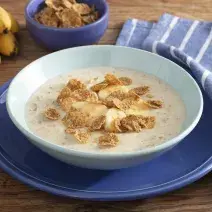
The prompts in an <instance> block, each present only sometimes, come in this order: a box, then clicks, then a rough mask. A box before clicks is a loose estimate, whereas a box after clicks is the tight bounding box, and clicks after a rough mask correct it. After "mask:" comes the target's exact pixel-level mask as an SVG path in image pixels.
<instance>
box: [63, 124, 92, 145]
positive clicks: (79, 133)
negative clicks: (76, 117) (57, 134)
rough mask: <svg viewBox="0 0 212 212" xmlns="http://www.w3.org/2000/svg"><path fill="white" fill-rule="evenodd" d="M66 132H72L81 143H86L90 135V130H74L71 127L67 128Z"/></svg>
mask: <svg viewBox="0 0 212 212" xmlns="http://www.w3.org/2000/svg"><path fill="white" fill-rule="evenodd" d="M66 133H68V134H72V135H73V136H74V137H75V138H76V139H77V142H78V143H79V144H86V143H87V142H88V139H89V137H90V132H88V131H86V130H81V129H77V130H73V129H71V128H67V129H66Z"/></svg>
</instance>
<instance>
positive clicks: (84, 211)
mask: <svg viewBox="0 0 212 212" xmlns="http://www.w3.org/2000/svg"><path fill="white" fill-rule="evenodd" d="M26 3H27V0H19V1H14V0H0V6H3V7H4V8H5V9H8V10H9V11H10V12H11V13H12V14H14V16H15V17H16V18H17V19H18V21H19V23H20V25H21V32H20V34H19V36H20V55H19V56H17V57H16V58H13V59H4V60H3V63H2V64H0V84H3V83H4V82H6V81H7V80H8V79H10V78H11V77H13V76H15V74H16V73H18V71H19V70H20V69H22V68H23V67H24V66H26V65H27V64H29V63H30V62H31V61H33V60H35V59H37V58H39V57H41V56H43V55H45V54H47V53H48V52H46V51H45V50H43V49H41V48H39V47H38V46H37V45H36V44H35V43H34V42H33V40H32V39H31V38H30V36H29V34H28V32H27V30H26V28H25V21H24V6H25V4H26ZM108 3H109V6H110V23H109V28H108V30H107V32H106V34H105V36H104V37H103V39H102V40H101V42H100V44H103V43H106V44H113V43H114V41H115V39H116V37H117V35H118V33H119V31H120V29H121V26H122V24H123V22H124V21H125V20H126V19H127V18H129V17H134V18H140V19H145V20H151V21H153V20H157V19H158V17H159V16H160V15H161V14H162V13H164V12H169V13H173V14H176V15H179V16H183V17H188V18H193V19H202V20H211V19H212V9H211V8H212V1H211V0H129V1H128V0H108ZM211 177H212V175H211V174H208V175H207V176H206V177H204V178H203V179H201V180H199V181H198V182H196V183H193V184H192V185H190V186H187V187H186V188H183V189H180V190H178V191H175V192H172V193H169V194H166V195H162V196H160V197H157V198H152V199H146V200H137V201H129V202H115V203H98V202H88V201H81V200H73V199H68V198H61V197H57V196H53V195H50V194H47V193H45V192H42V191H38V190H35V189H33V188H29V187H27V186H25V185H23V184H22V183H20V182H18V181H16V180H14V179H12V178H11V177H10V176H9V175H8V174H6V173H4V172H3V171H2V170H0V211H1V212H10V211H11V212H23V211H24V212H27V211H30V212H35V211H36V212H38V211H39V212H44V211H45V212H47V211H51V212H66V211H69V212H72V211H73V212H91V211H92V212H97V211H98V212H106V211H111V212H113V211H114V212H119V211H140V212H146V211H147V212H148V211H151V212H178V211H182V212H209V211H212V180H211Z"/></svg>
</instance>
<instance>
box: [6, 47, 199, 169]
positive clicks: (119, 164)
mask: <svg viewBox="0 0 212 212" xmlns="http://www.w3.org/2000/svg"><path fill="white" fill-rule="evenodd" d="M98 66H113V67H122V68H129V69H134V70H137V71H142V72H146V73H149V74H153V75H155V76H157V77H159V78H161V79H162V80H164V81H165V82H166V83H168V84H170V85H171V86H172V87H173V88H174V89H175V90H176V91H177V92H178V94H179V95H180V96H181V98H182V100H183V101H184V104H185V106H186V112H187V113H186V119H185V122H184V124H183V128H182V131H181V132H180V134H179V135H178V136H176V137H175V138H173V139H171V140H168V141H167V142H165V143H163V144H161V145H158V146H156V147H152V148H147V149H142V150H140V151H137V152H123V153H88V152H80V151H76V150H71V149H66V148H64V147H62V146H58V145H55V144H52V143H50V142H49V141H47V140H44V139H42V138H40V137H38V136H36V135H35V134H33V132H31V131H30V130H29V128H28V126H27V124H26V121H25V116H24V110H25V105H26V102H27V100H28V99H29V97H30V96H31V95H32V94H33V92H34V91H35V90H36V89H37V88H38V87H40V86H41V85H42V84H43V83H45V82H46V81H47V80H48V79H50V78H52V77H55V76H57V75H59V74H64V73H68V72H71V71H72V70H74V69H79V68H87V67H98ZM129 77H130V76H129ZM7 110H8V113H9V116H10V118H11V119H12V121H13V122H14V124H15V125H16V126H17V128H18V129H19V130H20V131H21V132H22V133H23V134H24V135H25V136H26V137H27V138H28V139H29V140H30V141H31V142H32V143H33V144H34V145H36V146H37V147H39V148H40V149H41V150H43V151H44V152H47V153H48V154H49V155H51V156H53V157H55V158H57V159H59V160H61V161H64V162H66V163H69V164H73V165H76V166H80V167H85V168H93V169H118V168H126V167H129V166H134V165H137V164H140V163H142V162H144V161H147V160H150V159H152V158H154V157H156V156H158V155H160V154H162V153H163V152H165V151H167V150H169V149H171V148H173V147H174V146H175V145H177V144H178V143H179V142H180V141H181V140H182V139H183V138H185V137H186V136H187V135H188V134H189V133H190V132H191V131H192V130H193V129H194V127H195V126H196V125H197V123H198V121H199V119H200V117H201V114H202V110H203V98H202V93H201V91H200V89H199V87H198V85H197V83H196V82H195V80H194V79H193V78H192V77H191V76H190V75H189V74H188V73H187V72H186V71H185V70H184V69H182V68H181V67H180V66H178V65H176V64H175V63H173V62H171V61H169V60H167V59H165V58H163V57H160V56H158V55H155V54H152V53H149V52H146V51H141V50H136V49H132V48H126V47H117V46H87V47H77V48H72V49H66V50H62V51H59V52H56V53H52V54H50V55H47V56H45V57H42V58H40V59H38V60H36V61H34V62H33V63H31V64H30V65H28V66H27V67H25V68H24V69H23V70H22V71H20V72H19V73H18V75H17V76H16V77H15V78H14V79H13V81H12V83H11V84H10V87H9V90H8V96H7Z"/></svg>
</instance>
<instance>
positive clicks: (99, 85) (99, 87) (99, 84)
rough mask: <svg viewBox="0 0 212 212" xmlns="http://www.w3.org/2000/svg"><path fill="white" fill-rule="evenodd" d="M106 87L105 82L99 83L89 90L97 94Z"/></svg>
mask: <svg viewBox="0 0 212 212" xmlns="http://www.w3.org/2000/svg"><path fill="white" fill-rule="evenodd" d="M107 86H108V83H106V82H101V83H98V84H96V85H93V86H92V87H91V90H92V91H94V92H99V91H100V90H102V89H104V88H106V87H107Z"/></svg>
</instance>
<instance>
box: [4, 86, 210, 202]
mask: <svg viewBox="0 0 212 212" xmlns="http://www.w3.org/2000/svg"><path fill="white" fill-rule="evenodd" d="M9 83H10V82H8V83H6V84H4V85H3V86H2V87H1V88H0V95H1V97H0V129H1V132H0V167H1V168H2V169H4V170H5V171H6V172H7V173H9V174H10V175H11V176H13V177H15V178H17V179H18V180H20V181H22V182H24V183H26V184H28V185H31V186H33V187H36V188H38V189H40V190H43V191H47V192H50V193H53V194H57V195H61V196H68V197H74V198H81V199H91V200H129V199H137V198H144V197H149V196H155V195H158V194H162V193H165V192H168V191H172V190H175V189H178V188H180V187H183V186H185V185H187V184H189V183H192V182H193V181H195V180H197V179H199V178H201V177H202V176H203V175H205V174H207V173H208V172H209V171H210V170H211V169H212V157H211V156H212V140H211V138H212V130H211V114H212V110H211V103H210V101H209V99H208V98H207V97H205V98H204V99H205V108H204V114H203V116H202V119H201V121H200V123H199V124H198V126H197V127H196V128H195V130H194V131H193V132H192V133H191V134H190V135H189V136H188V137H187V138H186V139H185V140H184V141H183V142H181V143H180V144H179V145H178V146H177V147H175V148H173V149H172V150H171V151H169V152H168V153H165V154H164V155H162V156H160V157H158V158H156V159H154V160H152V161H150V162H147V163H145V164H142V165H140V166H137V167H133V168H129V169H123V170H115V171H98V170H89V169H82V168H77V167H74V166H70V165H67V164H65V163H62V162H60V161H58V160H56V159H54V158H52V157H50V156H48V155H47V154H45V153H43V152H42V151H41V150H39V149H37V148H36V147H34V146H33V145H32V144H31V143H29V142H28V141H27V139H26V138H25V137H24V136H23V135H22V134H21V133H20V132H19V131H18V130H17V129H16V127H15V126H14V125H13V123H12V122H11V120H10V118H9V116H8V114H7V111H6V106H5V94H6V89H7V87H8V85H9Z"/></svg>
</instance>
